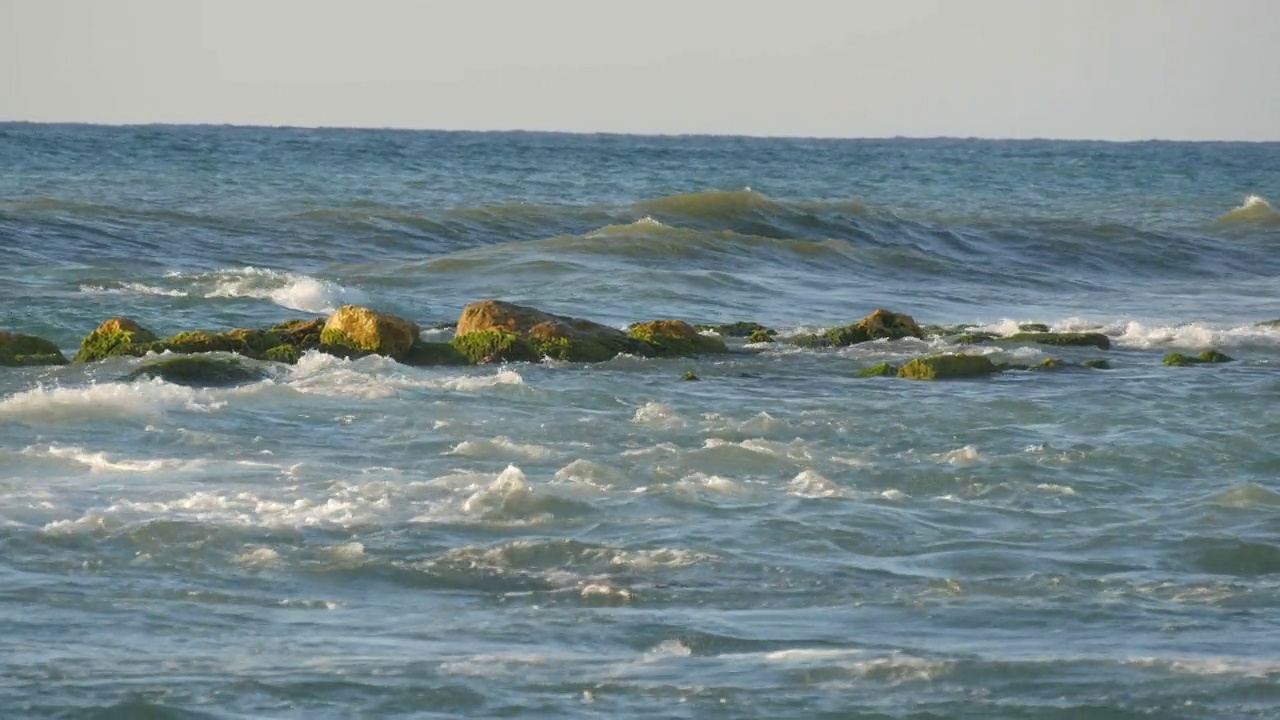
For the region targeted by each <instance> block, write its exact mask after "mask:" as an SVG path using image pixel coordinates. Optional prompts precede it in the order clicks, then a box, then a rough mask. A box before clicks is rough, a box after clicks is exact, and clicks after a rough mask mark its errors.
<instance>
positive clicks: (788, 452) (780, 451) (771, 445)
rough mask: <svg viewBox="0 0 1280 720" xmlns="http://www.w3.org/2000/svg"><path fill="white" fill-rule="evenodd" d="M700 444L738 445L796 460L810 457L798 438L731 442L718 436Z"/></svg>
mask: <svg viewBox="0 0 1280 720" xmlns="http://www.w3.org/2000/svg"><path fill="white" fill-rule="evenodd" d="M702 446H703V447H705V448H707V449H714V448H720V447H740V448H742V449H743V450H750V451H751V452H754V453H758V454H760V455H769V456H771V457H776V458H783V459H786V460H793V461H797V462H802V461H807V460H810V459H811V457H810V455H809V451H808V449H807V448H806V447H805V443H804V441H803V440H801V439H799V438H797V439H795V440H793V441H791V442H789V443H783V442H777V441H775V440H765V439H764V438H751V439H747V440H743V441H741V442H732V441H729V440H722V439H720V438H707V439H706V440H704V441H703V443H702Z"/></svg>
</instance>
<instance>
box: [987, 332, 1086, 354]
mask: <svg viewBox="0 0 1280 720" xmlns="http://www.w3.org/2000/svg"><path fill="white" fill-rule="evenodd" d="M1001 340H1002V341H1003V342H1011V343H1036V344H1038V345H1054V346H1058V347H1096V348H1098V349H1099V350H1110V349H1111V339H1110V338H1108V337H1107V336H1106V335H1103V334H1102V333H1096V332H1062V333H1054V332H1020V333H1015V334H1013V335H1009V336H1007V337H1004V338H1001Z"/></svg>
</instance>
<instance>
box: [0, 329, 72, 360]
mask: <svg viewBox="0 0 1280 720" xmlns="http://www.w3.org/2000/svg"><path fill="white" fill-rule="evenodd" d="M66 364H67V358H66V356H64V355H63V354H62V351H61V350H59V349H58V346H57V345H54V344H53V343H51V342H49V341H48V340H45V339H44V338H42V337H37V336H35V335H23V334H22V333H13V332H8V331H6V330H0V365H5V366H9V367H23V366H30V365H66Z"/></svg>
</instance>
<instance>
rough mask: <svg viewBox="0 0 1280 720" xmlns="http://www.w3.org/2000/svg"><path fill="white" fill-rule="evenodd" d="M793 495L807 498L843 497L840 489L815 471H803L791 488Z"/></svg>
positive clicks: (794, 480) (796, 477) (793, 481)
mask: <svg viewBox="0 0 1280 720" xmlns="http://www.w3.org/2000/svg"><path fill="white" fill-rule="evenodd" d="M789 487H790V489H789V490H788V492H790V493H791V494H792V495H797V496H799V497H805V498H830V497H839V496H840V495H841V492H840V488H839V487H837V486H836V484H835V483H833V482H831V481H830V480H828V479H827V478H825V477H823V476H821V475H819V474H818V473H816V472H814V471H813V470H804V471H801V473H800V474H799V475H796V476H795V479H793V480H792V481H791V485H790V486H789Z"/></svg>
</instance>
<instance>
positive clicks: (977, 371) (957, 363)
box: [898, 354, 998, 380]
mask: <svg viewBox="0 0 1280 720" xmlns="http://www.w3.org/2000/svg"><path fill="white" fill-rule="evenodd" d="M995 372H998V369H997V368H996V366H995V365H994V364H993V363H992V362H991V360H990V359H988V358H987V357H986V356H985V355H963V354H956V355H935V356H933V357H927V358H916V359H915V360H912V361H911V362H909V363H907V364H906V365H903V366H902V367H901V368H900V369H899V370H898V377H900V378H907V379H909V380H950V379H955V378H969V377H979V376H982V375H991V374H992V373H995Z"/></svg>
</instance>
